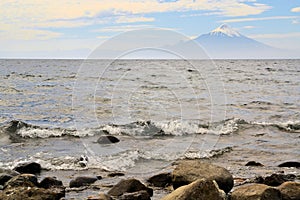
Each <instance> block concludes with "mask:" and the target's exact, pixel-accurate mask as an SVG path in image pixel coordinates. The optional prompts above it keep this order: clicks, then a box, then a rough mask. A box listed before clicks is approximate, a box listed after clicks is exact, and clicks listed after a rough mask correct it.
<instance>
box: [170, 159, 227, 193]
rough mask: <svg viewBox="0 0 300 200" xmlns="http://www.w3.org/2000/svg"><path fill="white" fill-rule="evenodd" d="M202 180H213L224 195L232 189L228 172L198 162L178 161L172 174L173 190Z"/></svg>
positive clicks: (221, 168)
mask: <svg viewBox="0 0 300 200" xmlns="http://www.w3.org/2000/svg"><path fill="white" fill-rule="evenodd" d="M202 178H205V179H207V180H215V181H216V182H217V184H218V186H219V188H220V189H222V190H224V192H226V193H228V192H229V191H230V190H231V189H232V187H233V177H232V175H231V174H230V172H229V171H228V170H226V169H225V168H223V167H220V166H216V165H213V164H209V163H204V162H201V161H199V160H183V161H180V162H179V164H178V166H177V167H176V168H175V170H174V171H173V173H172V182H173V187H174V189H176V188H178V187H180V186H183V185H187V184H189V183H192V182H194V181H196V180H198V179H202Z"/></svg>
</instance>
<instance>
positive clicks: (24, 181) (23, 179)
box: [4, 174, 38, 188]
mask: <svg viewBox="0 0 300 200" xmlns="http://www.w3.org/2000/svg"><path fill="white" fill-rule="evenodd" d="M36 186H38V181H37V177H36V176H35V175H33V174H20V175H18V176H15V177H13V178H11V179H10V180H9V181H7V182H6V183H5V185H4V188H11V187H36Z"/></svg>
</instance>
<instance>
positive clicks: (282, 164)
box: [278, 161, 300, 168]
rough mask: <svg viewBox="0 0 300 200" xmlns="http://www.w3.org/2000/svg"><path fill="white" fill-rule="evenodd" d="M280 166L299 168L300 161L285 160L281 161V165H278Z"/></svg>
mask: <svg viewBox="0 0 300 200" xmlns="http://www.w3.org/2000/svg"><path fill="white" fill-rule="evenodd" d="M278 167H296V168H299V167H300V163H299V162H293V161H291V162H284V163H281V164H280V165H278Z"/></svg>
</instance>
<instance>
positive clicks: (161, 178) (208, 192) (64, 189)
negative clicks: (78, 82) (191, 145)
mask: <svg viewBox="0 0 300 200" xmlns="http://www.w3.org/2000/svg"><path fill="white" fill-rule="evenodd" d="M246 166H250V167H254V168H259V167H262V166H263V165H262V164H260V163H259V164H258V163H257V162H254V161H252V162H249V163H247V164H246ZM278 168H280V169H283V170H284V169H297V168H299V163H298V162H286V163H282V164H280V165H279V166H278ZM62 173H64V172H62ZM74 173H75V174H76V172H74ZM41 174H45V172H44V170H43V168H42V166H41V165H40V164H39V163H35V162H31V163H23V164H20V165H18V166H17V167H15V168H14V169H13V170H8V169H0V188H1V190H0V199H3V200H5V199H8V200H24V199H30V200H41V199H42V200H43V199H45V200H46V199H47V200H52V199H53V200H62V199H89V200H114V199H120V200H150V199H153V194H155V193H161V194H163V195H160V196H162V197H161V198H159V199H161V200H300V183H299V175H298V174H296V175H295V174H285V173H284V171H281V173H274V174H272V175H269V176H268V175H267V176H258V177H255V178H252V179H243V180H241V178H237V177H235V176H234V175H232V174H231V172H230V170H228V169H225V168H224V167H221V166H218V165H215V164H212V163H209V162H207V161H203V160H199V159H195V160H179V161H176V162H174V163H173V165H172V170H170V171H169V172H162V173H158V174H155V175H153V176H150V177H146V179H145V180H138V179H137V178H134V177H126V173H122V172H108V171H105V170H102V171H100V172H99V170H98V172H94V173H93V174H94V175H89V176H87V175H80V176H74V177H72V178H71V179H70V180H69V183H68V184H64V183H63V182H62V181H60V180H59V177H58V178H56V177H50V176H46V177H45V176H44V177H43V176H41ZM95 174H98V175H95ZM42 177H43V178H42ZM39 179H40V180H39ZM107 179H115V180H118V182H117V183H116V184H113V185H109V184H106V183H107V182H106V180H107ZM88 191H93V192H92V193H90V192H88ZM161 191H163V192H161ZM72 192H75V193H78V194H79V195H78V196H77V197H78V198H74V197H68V196H69V195H68V194H69V193H72ZM156 199H157V197H156Z"/></svg>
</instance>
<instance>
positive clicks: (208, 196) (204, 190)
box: [162, 179, 226, 200]
mask: <svg viewBox="0 0 300 200" xmlns="http://www.w3.org/2000/svg"><path fill="white" fill-rule="evenodd" d="M225 199H226V195H225V193H224V191H223V190H220V189H219V188H218V185H217V183H216V182H215V181H214V180H206V179H198V180H197V181H194V182H192V183H190V184H188V185H185V186H182V187H179V188H177V189H176V190H175V191H173V192H172V193H171V194H169V195H167V196H165V197H164V198H163V199H162V200H225Z"/></svg>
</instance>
